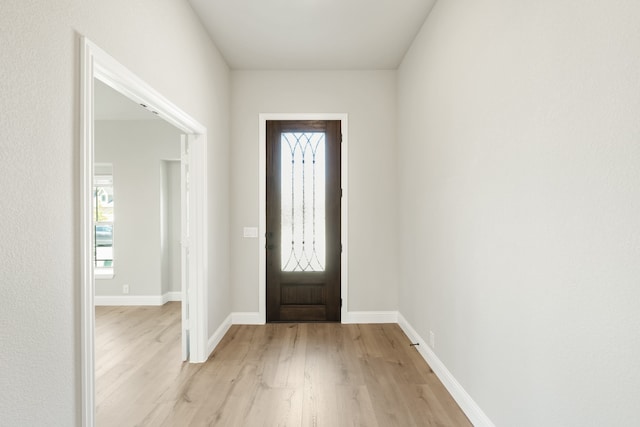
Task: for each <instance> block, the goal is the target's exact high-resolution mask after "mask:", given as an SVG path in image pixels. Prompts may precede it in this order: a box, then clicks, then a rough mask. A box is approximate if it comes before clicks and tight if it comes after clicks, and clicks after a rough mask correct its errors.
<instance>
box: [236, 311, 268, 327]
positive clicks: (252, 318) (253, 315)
mask: <svg viewBox="0 0 640 427" xmlns="http://www.w3.org/2000/svg"><path fill="white" fill-rule="evenodd" d="M231 323H233V324H234V325H264V321H263V320H260V313H258V312H245V313H243V312H237V313H231Z"/></svg>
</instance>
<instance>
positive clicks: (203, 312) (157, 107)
mask: <svg viewBox="0 0 640 427" xmlns="http://www.w3.org/2000/svg"><path fill="white" fill-rule="evenodd" d="M80 75H81V109H80V127H81V136H80V139H81V144H80V189H79V191H80V198H79V199H80V212H79V217H80V221H79V222H80V254H79V256H80V275H81V287H80V295H81V301H80V315H81V319H80V338H81V349H80V350H81V378H82V380H81V381H82V384H81V391H82V403H81V404H82V425H83V426H86V427H92V426H93V425H94V423H95V364H94V346H95V341H94V334H95V307H94V292H95V283H94V274H93V255H92V253H93V250H92V248H93V239H94V236H93V234H94V233H93V232H92V224H93V221H92V196H91V195H92V192H93V162H94V158H93V156H94V116H93V114H94V85H93V83H94V78H97V79H99V80H100V81H102V82H104V83H105V84H107V85H108V86H110V87H112V88H113V89H115V90H116V91H118V92H120V93H122V94H123V95H124V96H126V97H128V98H130V99H132V100H133V101H135V102H137V103H138V104H144V105H146V106H148V109H150V110H152V111H153V112H155V113H156V114H158V116H160V117H161V118H163V119H164V120H166V121H167V122H169V123H170V124H172V125H173V126H175V127H177V128H178V129H180V130H182V131H183V132H184V133H185V134H187V136H188V138H189V141H190V144H191V150H190V156H189V157H190V158H189V169H190V174H191V182H190V191H189V203H190V217H189V223H190V224H191V227H193V228H192V232H191V233H189V234H190V239H189V242H188V244H189V248H190V251H189V252H190V257H189V265H188V266H186V268H188V269H189V283H188V288H189V292H188V301H187V303H188V305H189V312H190V316H189V321H188V323H189V325H188V326H189V333H190V337H189V354H190V362H204V361H205V360H206V358H207V356H208V355H207V340H208V338H207V287H206V283H207V250H208V248H207V206H208V205H207V129H206V128H205V127H204V126H202V125H201V124H200V123H198V122H197V121H196V120H194V119H193V118H192V117H190V116H189V115H188V114H186V113H185V112H183V111H182V110H181V109H180V108H178V107H177V106H175V105H174V104H173V103H171V102H170V101H169V100H167V99H166V98H165V97H163V96H162V95H161V94H160V93H158V92H157V91H155V90H154V89H153V88H151V87H150V86H149V85H148V84H146V83H145V82H144V81H143V80H141V79H140V78H138V77H137V76H136V75H135V74H133V73H132V72H131V71H129V70H128V69H127V68H126V67H124V66H123V65H122V64H120V63H119V62H118V61H117V60H115V59H114V58H113V57H111V56H110V55H109V54H107V53H106V52H104V51H103V50H102V49H100V48H99V47H98V46H96V45H95V44H93V43H92V42H91V41H90V40H88V39H87V38H85V37H82V40H81V73H80ZM176 362H178V361H176Z"/></svg>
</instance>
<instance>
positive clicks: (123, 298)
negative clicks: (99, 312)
mask: <svg viewBox="0 0 640 427" xmlns="http://www.w3.org/2000/svg"><path fill="white" fill-rule="evenodd" d="M94 301H95V305H96V307H97V306H113V305H115V306H117V305H122V306H131V305H154V306H161V305H163V304H164V301H163V296H162V295H96V296H95V297H94Z"/></svg>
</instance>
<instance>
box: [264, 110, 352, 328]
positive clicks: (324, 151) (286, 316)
mask: <svg viewBox="0 0 640 427" xmlns="http://www.w3.org/2000/svg"><path fill="white" fill-rule="evenodd" d="M341 142H342V136H341V126H340V121H335V120H330V121H325V120H313V121H272V120H269V121H267V236H266V237H267V240H266V242H267V244H266V251H267V257H266V258H267V321H268V322H296V321H336V322H337V321H340V253H341V242H340V199H341V193H342V191H341V184H340V144H341Z"/></svg>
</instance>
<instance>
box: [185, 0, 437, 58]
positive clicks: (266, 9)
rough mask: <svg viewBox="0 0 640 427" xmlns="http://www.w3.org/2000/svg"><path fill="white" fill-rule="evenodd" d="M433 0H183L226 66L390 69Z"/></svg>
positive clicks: (417, 28) (415, 32) (401, 56)
mask: <svg viewBox="0 0 640 427" xmlns="http://www.w3.org/2000/svg"><path fill="white" fill-rule="evenodd" d="M435 1H436V0H189V3H191V5H192V7H193V9H194V10H195V11H196V13H197V14H198V15H199V16H200V19H201V20H202V23H203V24H204V26H205V27H206V28H207V30H208V31H209V34H210V35H211V38H212V39H213V41H214V43H215V44H216V45H217V46H218V48H219V49H220V51H221V52H222V55H223V56H224V57H225V59H226V60H227V62H228V64H229V66H230V67H231V68H232V69H252V70H292V69H293V70H329V69H331V70H377V69H395V68H397V67H398V65H399V64H400V61H401V60H402V58H403V56H404V54H405V52H406V51H407V49H408V48H409V46H410V45H411V42H412V41H413V39H414V38H415V36H416V34H417V33H418V31H419V29H420V27H421V26H422V24H423V23H424V21H425V20H426V18H427V15H428V14H429V12H430V10H431V8H432V7H433V4H434V3H435Z"/></svg>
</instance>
